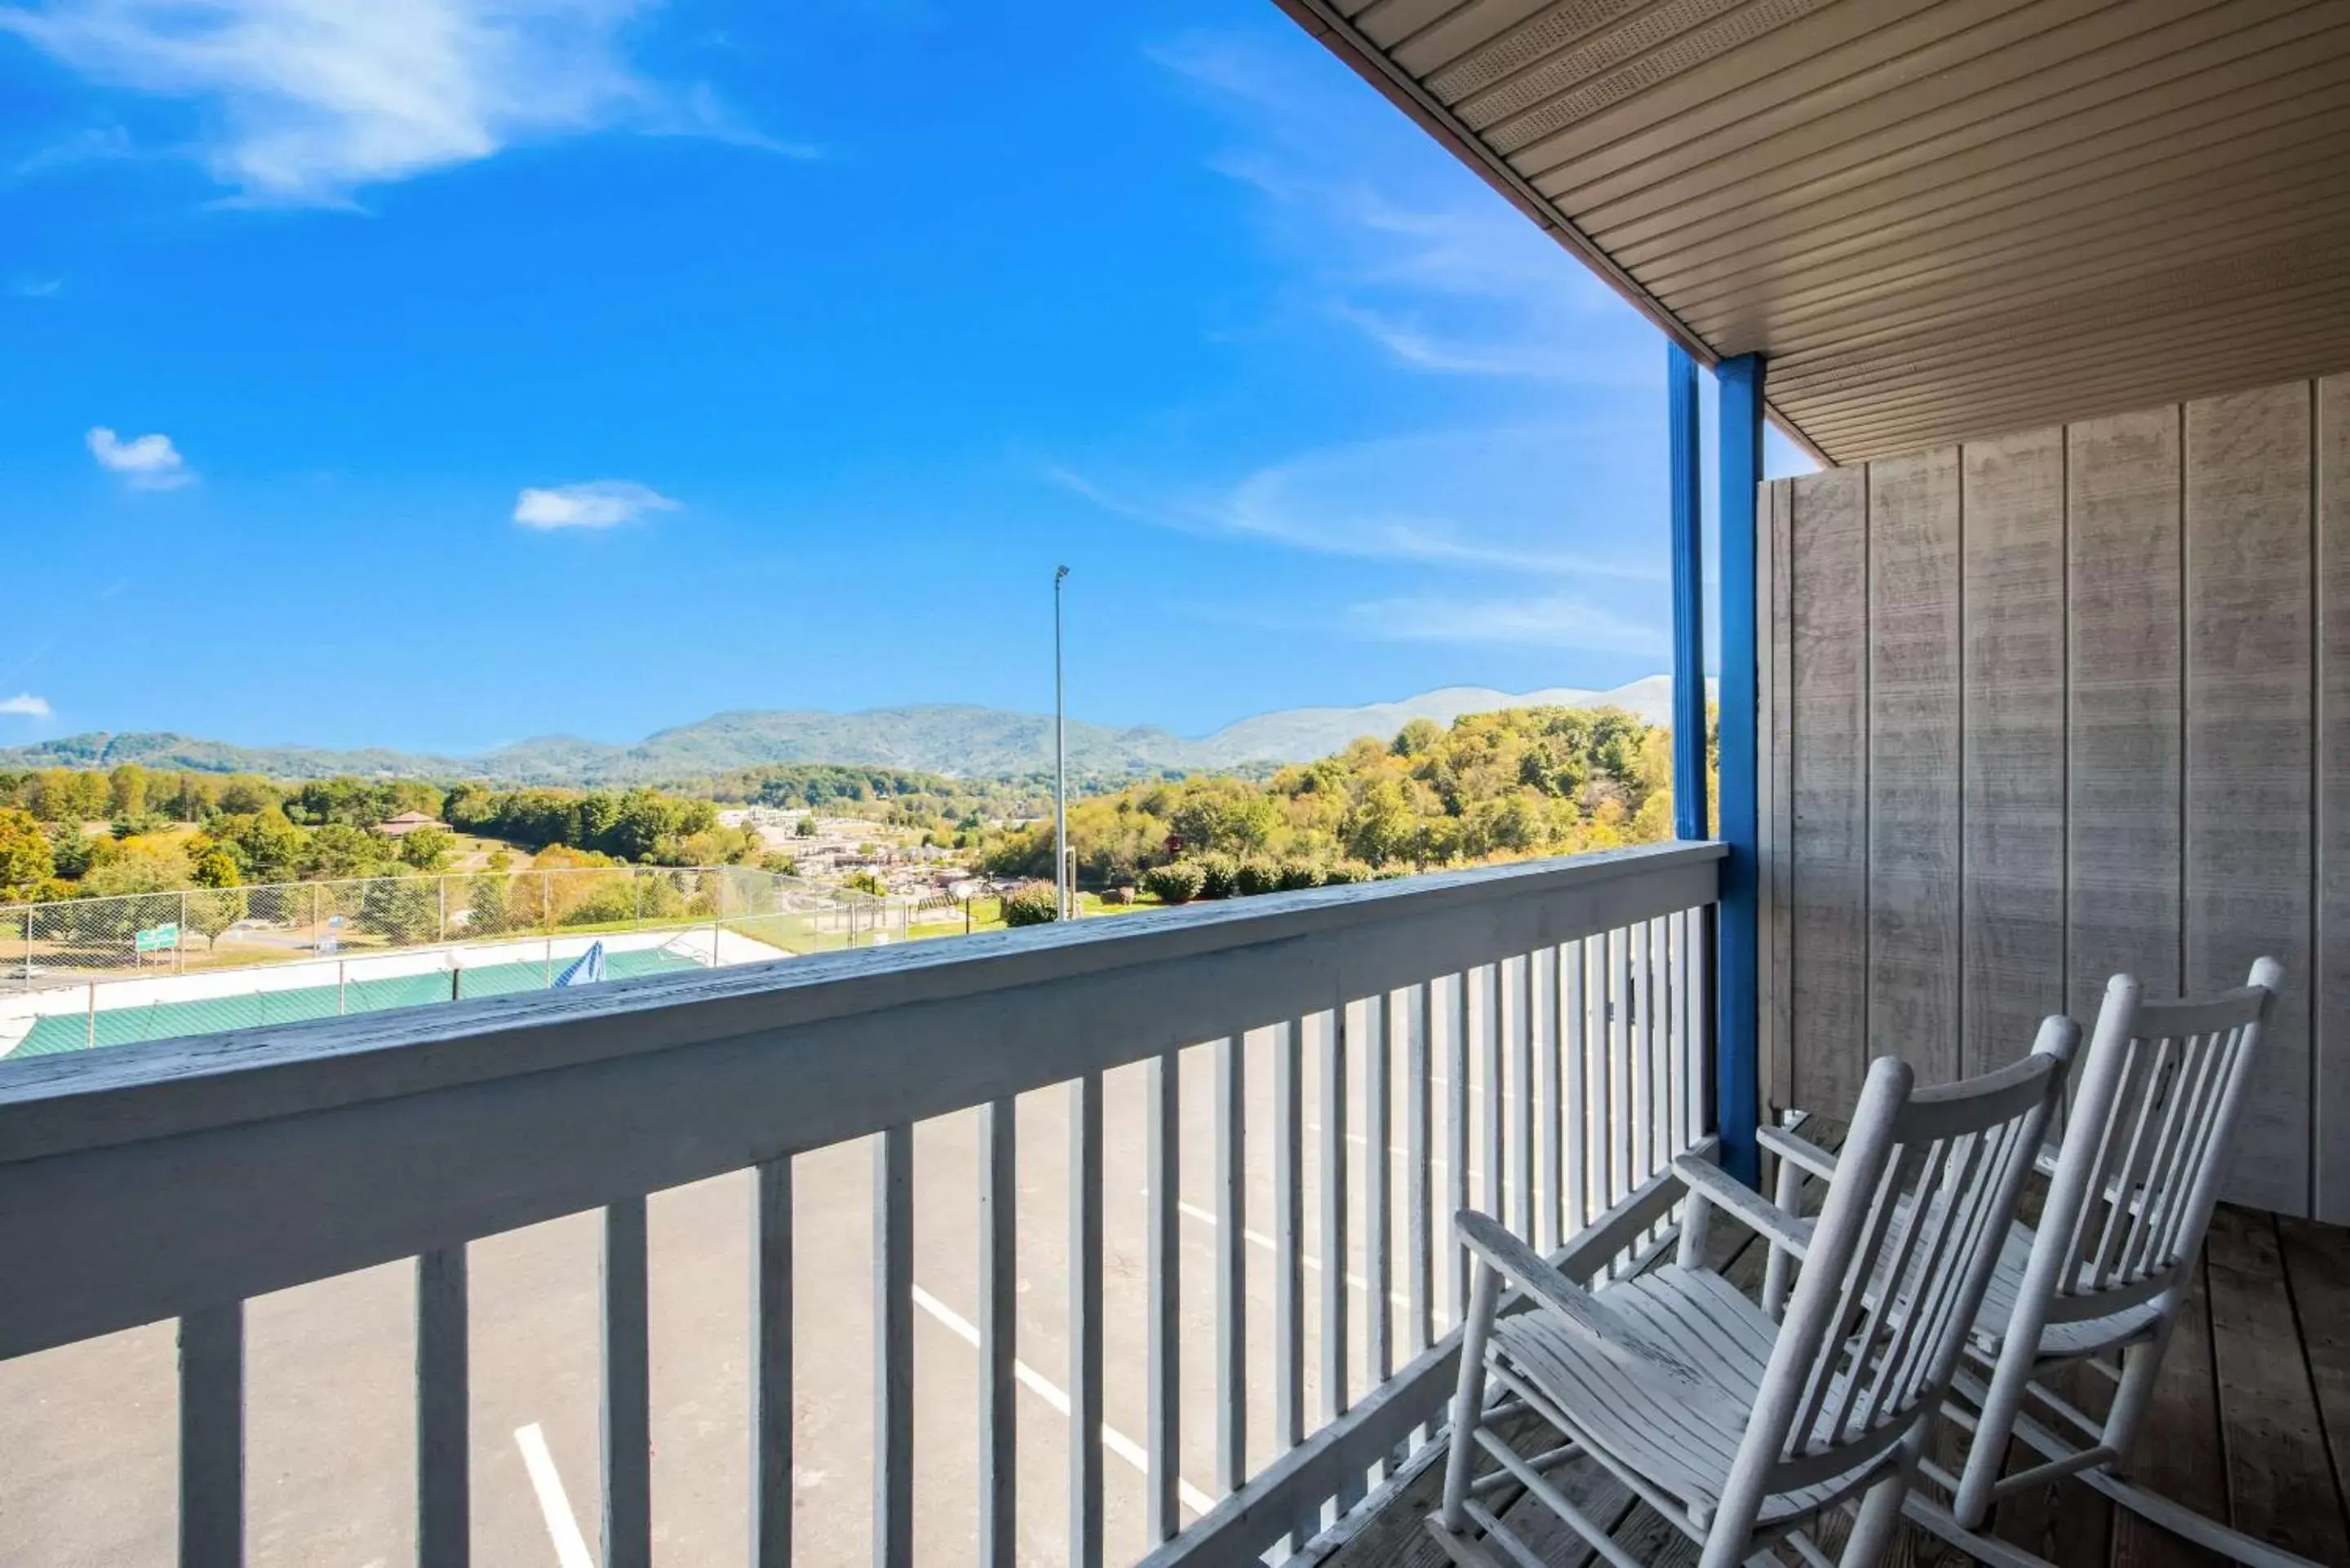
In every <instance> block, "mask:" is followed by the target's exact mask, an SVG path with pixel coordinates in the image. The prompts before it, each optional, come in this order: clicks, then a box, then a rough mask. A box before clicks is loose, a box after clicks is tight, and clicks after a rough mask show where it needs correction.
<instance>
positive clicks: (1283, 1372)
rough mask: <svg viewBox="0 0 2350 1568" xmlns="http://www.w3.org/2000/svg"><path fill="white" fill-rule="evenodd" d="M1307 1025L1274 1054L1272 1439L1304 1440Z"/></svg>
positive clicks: (1285, 1443)
mask: <svg viewBox="0 0 2350 1568" xmlns="http://www.w3.org/2000/svg"><path fill="white" fill-rule="evenodd" d="M1304 1076H1305V1020H1304V1019H1295V1020H1292V1021H1291V1022H1290V1023H1285V1024H1282V1025H1280V1026H1279V1028H1278V1037H1277V1038H1276V1039H1275V1040H1274V1053H1273V1115H1274V1135H1273V1246H1274V1253H1273V1261H1274V1276H1273V1363H1274V1365H1273V1376H1274V1401H1273V1437H1274V1447H1275V1448H1277V1449H1280V1450H1281V1451H1283V1452H1284V1453H1285V1452H1287V1451H1288V1450H1289V1449H1294V1448H1295V1447H1296V1446H1297V1445H1298V1443H1299V1441H1300V1440H1302V1439H1303V1438H1305V1183H1304V1180H1303V1177H1304V1174H1305V1173H1304V1171H1303V1169H1302V1166H1303V1164H1304V1160H1305V1110H1304V1102H1305V1095H1304V1093H1303V1092H1302V1082H1301V1080H1302V1079H1303V1078H1304Z"/></svg>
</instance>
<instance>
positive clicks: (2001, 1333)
mask: <svg viewBox="0 0 2350 1568" xmlns="http://www.w3.org/2000/svg"><path fill="white" fill-rule="evenodd" d="M2034 1234H2035V1233H2034V1231H2033V1229H2032V1227H2031V1226H2029V1225H2026V1224H2023V1223H2022V1221H2017V1222H2016V1223H2014V1224H2012V1225H2010V1226H2009V1227H2008V1231H2007V1239H2006V1241H2004V1242H2003V1243H2002V1245H2001V1247H2000V1250H1999V1262H1998V1265H1997V1266H1996V1267H1994V1268H1993V1269H1992V1270H1991V1283H1990V1284H1989V1285H1988V1286H1987V1287H1986V1288H1985V1289H1984V1291H1983V1302H1982V1307H1981V1310H1980V1311H1978V1312H1977V1313H1976V1314H1975V1325H1974V1343H1975V1348H1976V1349H1977V1350H1978V1351H1980V1352H1981V1354H1982V1355H1986V1356H1991V1357H1996V1356H1997V1355H1999V1350H2000V1346H2001V1345H2002V1344H2003V1343H2005V1341H2006V1339H2007V1325H2008V1321H2009V1319H2011V1318H2012V1317H2013V1316H2014V1315H2015V1303H2016V1300H2017V1298H2018V1297H2020V1296H2021V1295H2022V1293H2023V1272H2024V1270H2025V1269H2026V1268H2027V1267H2029V1266H2030V1264H2031V1262H2032V1246H2033V1237H2034ZM2162 1311H2163V1305H2162V1303H2161V1302H2160V1301H2159V1300H2155V1301H2144V1302H2139V1303H2136V1304H2135V1305H2132V1306H2126V1307H2122V1308H2120V1309H2119V1310H2117V1311H2115V1312H2110V1313H2106V1314H2104V1315H2103V1316H2100V1317H2087V1318H2080V1319H2077V1320H2075V1321H2074V1322H2072V1323H2051V1324H2048V1325H2047V1326H2046V1327H2044V1328H2043V1329H2042V1330H2041V1331H2040V1359H2041V1360H2043V1361H2070V1360H2073V1359H2074V1358H2076V1357H2079V1356H2083V1355H2092V1354H2094V1353H2095V1352H2098V1351H2102V1350H2106V1349H2110V1348H2112V1347H2113V1346H2115V1345H2126V1344H2128V1343H2130V1342H2131V1341H2133V1340H2138V1339H2143V1338H2145V1337H2147V1335H2148V1334H2151V1333H2152V1332H2153V1331H2154V1326H2155V1324H2157V1323H2158V1322H2159V1321H2160V1319H2161V1317H2162Z"/></svg>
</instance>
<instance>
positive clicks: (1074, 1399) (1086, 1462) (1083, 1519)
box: [1069, 1073, 1102, 1568]
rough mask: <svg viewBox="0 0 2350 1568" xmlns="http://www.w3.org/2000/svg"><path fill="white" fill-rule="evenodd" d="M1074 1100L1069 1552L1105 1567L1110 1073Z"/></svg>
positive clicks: (1078, 1088)
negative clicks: (1106, 1106) (1105, 1136)
mask: <svg viewBox="0 0 2350 1568" xmlns="http://www.w3.org/2000/svg"><path fill="white" fill-rule="evenodd" d="M1069 1101H1070V1103H1069V1331H1070V1335H1071V1339H1070V1345H1069V1557H1070V1561H1071V1562H1073V1563H1077V1564H1078V1565H1079V1568H1101V1561H1102V1437H1101V1429H1102V1316H1101V1312H1102V1307H1101V1301H1102V1075H1100V1074H1099V1073H1087V1074H1084V1075H1081V1076H1079V1077H1076V1078H1075V1079H1072V1080H1071V1081H1070V1084H1069Z"/></svg>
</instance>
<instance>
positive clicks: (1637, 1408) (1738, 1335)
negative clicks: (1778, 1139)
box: [1492, 1265, 1877, 1529]
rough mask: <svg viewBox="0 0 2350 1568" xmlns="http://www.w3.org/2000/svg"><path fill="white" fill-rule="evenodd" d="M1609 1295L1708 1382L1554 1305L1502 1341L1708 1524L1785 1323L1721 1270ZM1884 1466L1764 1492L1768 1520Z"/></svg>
mask: <svg viewBox="0 0 2350 1568" xmlns="http://www.w3.org/2000/svg"><path fill="white" fill-rule="evenodd" d="M1600 1299H1601V1300H1602V1301H1604V1302H1605V1303H1607V1306H1608V1308H1609V1309H1610V1310H1611V1311H1612V1312H1614V1313H1616V1314H1618V1315H1619V1316H1620V1317H1622V1318H1623V1319H1624V1320H1625V1321H1626V1322H1627V1323H1628V1324H1632V1325H1634V1326H1637V1327H1638V1329H1639V1331H1640V1332H1641V1333H1642V1334H1645V1335H1646V1336H1647V1337H1648V1338H1649V1339H1650V1340H1652V1341H1653V1342H1655V1343H1656V1344H1657V1345H1659V1347H1660V1348H1662V1349H1664V1350H1667V1351H1669V1353H1671V1354H1672V1355H1675V1356H1676V1357H1678V1358H1679V1360H1681V1361H1683V1362H1685V1363H1686V1364H1687V1365H1688V1366H1690V1367H1692V1368H1694V1369H1695V1370H1696V1371H1697V1373H1698V1375H1699V1376H1700V1379H1701V1381H1700V1385H1699V1386H1697V1387H1695V1388H1691V1387H1690V1386H1687V1385H1683V1384H1678V1383H1673V1382H1670V1381H1668V1380H1666V1379H1664V1378H1662V1377H1660V1376H1656V1375H1655V1374H1653V1373H1649V1372H1647V1371H1644V1370H1642V1369H1641V1368H1640V1366H1638V1362H1637V1361H1634V1360H1631V1359H1629V1358H1627V1357H1625V1356H1621V1355H1615V1354H1611V1353H1610V1351H1609V1350H1608V1349H1607V1347H1606V1346H1604V1345H1601V1344H1600V1343H1599V1342H1598V1341H1596V1340H1595V1339H1594V1338H1593V1337H1592V1336H1591V1335H1590V1334H1587V1333H1586V1332H1585V1331H1583V1330H1582V1329H1580V1328H1578V1327H1576V1326H1575V1324H1570V1323H1568V1322H1565V1320H1563V1319H1561V1318H1560V1317H1558V1316H1556V1315H1555V1314H1550V1313H1546V1312H1529V1313H1520V1314H1514V1315H1513V1316H1509V1317H1504V1318H1502V1319H1501V1320H1499V1321H1498V1322H1496V1323H1495V1324H1494V1325H1493V1337H1492V1346H1493V1349H1494V1350H1495V1351H1496V1352H1497V1353H1498V1354H1499V1355H1501V1356H1502V1357H1503V1359H1504V1360H1505V1361H1506V1363H1507V1364H1508V1365H1509V1366H1511V1368H1512V1369H1513V1370H1515V1371H1516V1372H1517V1373H1518V1374H1519V1375H1520V1376H1523V1377H1524V1379H1525V1380H1526V1381H1527V1382H1528V1383H1530V1384H1531V1385H1533V1386H1534V1388H1535V1389H1536V1390H1537V1391H1539V1392H1540V1393H1541V1394H1542V1395H1543V1396H1544V1398H1545V1399H1546V1400H1547V1401H1548V1402H1549V1403H1550V1404H1551V1405H1552V1406H1553V1407H1555V1409H1556V1411H1557V1413H1558V1414H1560V1415H1562V1416H1565V1417H1566V1418H1567V1421H1568V1423H1569V1425H1568V1436H1570V1437H1572V1438H1575V1439H1576V1440H1577V1441H1578V1442H1581V1443H1583V1444H1584V1445H1585V1446H1586V1447H1587V1448H1589V1449H1592V1450H1593V1451H1594V1453H1595V1454H1596V1455H1597V1456H1598V1457H1600V1458H1601V1459H1602V1460H1603V1462H1606V1463H1608V1464H1609V1465H1610V1468H1612V1469H1619V1470H1626V1471H1629V1472H1631V1473H1633V1474H1636V1475H1638V1476H1640V1477H1641V1478H1642V1479H1643V1480H1647V1481H1648V1482H1649V1483H1650V1484H1652V1485H1654V1486H1656V1487H1657V1488H1659V1490H1662V1491H1664V1492H1665V1493H1666V1494H1668V1495H1669V1497H1671V1498H1673V1499H1674V1500H1676V1501H1679V1503H1680V1505H1681V1507H1682V1508H1683V1509H1684V1510H1685V1511H1687V1513H1688V1514H1689V1516H1690V1520H1691V1521H1693V1522H1694V1523H1696V1524H1697V1525H1698V1526H1699V1527H1700V1529H1701V1528H1703V1526H1704V1523H1705V1521H1707V1520H1709V1519H1710V1518H1711V1515H1712V1512H1713V1510H1714V1507H1715V1505H1716V1504H1717V1503H1718V1502H1719V1501H1720V1500H1721V1495H1722V1491H1723V1489H1724V1487H1725V1486H1726V1485H1727V1484H1728V1481H1729V1478H1730V1470H1731V1465H1732V1463H1734V1462H1735V1460H1736V1459H1737V1456H1738V1445H1739V1440H1740V1438H1742V1436H1743V1435H1744V1432H1745V1429H1746V1425H1747V1418H1748V1415H1749V1413H1750V1412H1751V1411H1752V1408H1753V1406H1754V1401H1755V1398H1756V1396H1757V1395H1758V1393H1759V1392H1760V1389H1761V1386H1762V1382H1763V1372H1764V1369H1765V1368H1766V1367H1767V1366H1769V1364H1770V1359H1771V1347H1772V1344H1773V1339H1774V1337H1775V1336H1776V1334H1777V1333H1778V1325H1777V1324H1774V1323H1773V1322H1772V1321H1771V1320H1770V1319H1769V1318H1767V1317H1764V1316H1763V1313H1762V1309H1761V1308H1759V1307H1757V1306H1756V1305H1755V1304H1754V1303H1752V1302H1750V1301H1748V1300H1747V1299H1746V1297H1745V1296H1744V1295H1743V1294H1742V1293H1740V1292H1739V1290H1738V1288H1737V1287H1736V1286H1735V1285H1732V1284H1731V1282H1729V1281H1727V1280H1725V1279H1723V1278H1722V1277H1721V1275H1720V1274H1717V1273H1714V1272H1711V1271H1710V1270H1704V1269H1684V1268H1680V1267H1679V1266H1674V1265H1668V1266H1666V1267H1662V1268H1658V1269H1653V1270H1651V1271H1649V1272H1647V1273H1643V1274H1638V1275H1635V1276H1633V1277H1632V1278H1629V1279H1626V1280H1621V1281H1618V1282H1616V1283H1615V1284H1612V1285H1610V1286H1608V1287H1607V1290H1606V1291H1605V1292H1604V1293H1602V1294H1601V1296H1600ZM1875 1468H1877V1467H1876V1466H1875V1464H1874V1463H1864V1464H1861V1465H1858V1466H1856V1467H1855V1469H1854V1470H1853V1471H1852V1472H1851V1473H1850V1474H1848V1475H1843V1476H1837V1477H1834V1478H1832V1479H1830V1480H1825V1481H1821V1482H1817V1483H1814V1484H1813V1485H1810V1486H1805V1487H1802V1488H1798V1489H1795V1490H1790V1491H1785V1492H1779V1493H1774V1494H1773V1495H1771V1496H1769V1497H1767V1498H1765V1499H1764V1501H1763V1511H1762V1513H1761V1516H1760V1517H1759V1519H1758V1520H1757V1521H1756V1522H1757V1524H1758V1525H1760V1526H1762V1527H1763V1528H1765V1529H1767V1528H1769V1527H1771V1526H1772V1525H1773V1524H1776V1523H1780V1522H1783V1521H1788V1520H1791V1519H1797V1518H1801V1517H1804V1516H1805V1515H1807V1514H1809V1513H1811V1512H1812V1511H1815V1510H1817V1509H1818V1508H1820V1507H1821V1506H1823V1505H1824V1504H1825V1503H1828V1502H1831V1501H1835V1500H1836V1499H1837V1498H1840V1497H1842V1496H1844V1495H1845V1494H1846V1493H1848V1492H1850V1491H1852V1490H1854V1489H1855V1488H1856V1486H1857V1485H1859V1484H1860V1483H1861V1482H1862V1481H1863V1480H1866V1479H1867V1476H1868V1474H1869V1473H1870V1472H1871V1471H1872V1470H1873V1469H1875Z"/></svg>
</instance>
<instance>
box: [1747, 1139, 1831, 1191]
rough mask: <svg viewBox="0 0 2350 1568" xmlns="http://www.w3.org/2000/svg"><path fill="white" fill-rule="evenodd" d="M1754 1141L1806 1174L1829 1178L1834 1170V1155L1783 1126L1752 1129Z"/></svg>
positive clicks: (1825, 1179)
mask: <svg viewBox="0 0 2350 1568" xmlns="http://www.w3.org/2000/svg"><path fill="white" fill-rule="evenodd" d="M1754 1141H1755V1142H1756V1143H1758V1144H1761V1145H1762V1146H1763V1147H1764V1148H1767V1149H1769V1150H1770V1151H1771V1152H1772V1153H1773V1154H1775V1155H1777V1156H1778V1157H1779V1158H1781V1159H1783V1160H1786V1161H1788V1162H1789V1163H1790V1164H1792V1165H1794V1166H1795V1167H1796V1168H1798V1169H1800V1170H1803V1171H1804V1172H1805V1173H1806V1174H1808V1175H1812V1176H1816V1177H1818V1178H1819V1179H1821V1180H1822V1181H1827V1180H1831V1179H1834V1178H1835V1172H1836V1157H1835V1156H1834V1155H1832V1154H1830V1153H1829V1152H1828V1151H1827V1150H1825V1149H1824V1148H1822V1147H1820V1146H1819V1145H1817V1144H1815V1143H1814V1142H1813V1141H1812V1140H1811V1139H1809V1138H1807V1137H1798V1136H1797V1135H1796V1134H1795V1133H1794V1132H1793V1131H1791V1130H1790V1129H1788V1128H1785V1127H1756V1128H1755V1129H1754Z"/></svg>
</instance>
